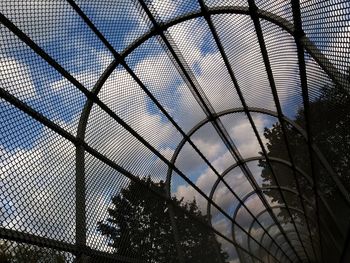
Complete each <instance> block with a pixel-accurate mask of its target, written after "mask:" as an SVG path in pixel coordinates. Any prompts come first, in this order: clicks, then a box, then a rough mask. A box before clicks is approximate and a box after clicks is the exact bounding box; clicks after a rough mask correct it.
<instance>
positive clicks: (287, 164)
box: [207, 156, 342, 234]
mask: <svg viewBox="0 0 350 263" xmlns="http://www.w3.org/2000/svg"><path fill="white" fill-rule="evenodd" d="M264 159H265V158H264V157H263V156H256V157H251V158H247V159H245V160H244V162H246V163H247V162H252V161H258V160H264ZM270 160H271V161H272V162H276V163H279V164H282V165H285V166H287V167H288V168H290V169H295V171H296V172H298V173H299V174H300V175H302V176H303V177H304V178H305V179H306V180H307V181H308V182H309V183H310V184H311V185H313V181H312V178H311V177H310V176H309V175H307V174H306V173H305V172H304V171H303V170H301V169H300V168H298V167H294V168H293V166H292V164H291V163H290V162H288V161H286V160H284V159H280V158H276V157H270ZM239 165H240V164H239V163H235V164H233V165H231V166H230V167H228V168H227V169H226V170H225V171H224V172H223V173H222V174H221V176H222V177H225V176H226V175H227V174H228V173H229V172H230V171H232V170H233V169H235V168H237V167H238V166H239ZM219 183H220V180H216V181H215V183H214V184H213V187H212V189H211V192H210V195H209V197H210V198H211V199H212V198H213V195H214V193H215V190H216V188H217V186H218V184H219ZM281 189H284V190H286V189H288V191H294V190H293V189H289V188H287V187H281ZM295 192H297V191H295ZM301 195H302V194H301ZM317 195H318V197H319V198H320V199H321V201H322V204H323V205H324V206H325V208H326V209H327V212H328V214H329V216H330V217H331V219H332V220H333V223H334V225H335V226H336V227H337V229H338V231H339V234H342V231H341V229H340V227H339V225H338V224H337V221H336V216H335V215H334V213H333V212H332V210H331V209H330V207H329V206H328V205H327V202H326V200H325V198H324V196H323V194H322V192H317ZM303 199H304V200H305V197H303ZM207 211H208V212H207V214H208V215H210V214H211V212H210V211H211V206H210V204H208V206H207Z"/></svg>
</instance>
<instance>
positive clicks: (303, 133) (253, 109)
mask: <svg viewBox="0 0 350 263" xmlns="http://www.w3.org/2000/svg"><path fill="white" fill-rule="evenodd" d="M248 110H249V111H250V112H255V113H261V114H266V115H269V116H271V117H275V118H278V113H277V112H274V111H271V110H267V109H263V108H258V107H248ZM234 113H244V108H243V107H240V108H232V109H227V110H223V111H220V112H218V113H217V114H216V116H215V118H219V117H222V116H225V115H228V114H234ZM282 119H283V120H284V121H285V122H287V123H288V124H290V125H291V126H292V127H293V128H294V129H295V131H296V132H298V133H299V134H300V135H301V136H302V137H303V138H304V140H305V141H306V142H307V140H308V137H307V134H306V131H305V130H304V129H303V128H302V127H301V126H300V125H298V124H297V123H296V122H295V121H293V120H291V119H289V118H288V117H286V116H283V117H282ZM210 121H211V120H209V119H208V118H205V119H203V120H201V121H199V122H198V123H197V124H196V125H195V126H194V127H193V128H192V129H191V130H190V131H189V132H188V133H187V134H186V137H184V138H183V139H182V140H181V142H180V143H179V144H178V145H177V147H176V149H175V151H174V154H173V156H172V158H171V162H172V163H175V161H176V159H177V157H178V155H179V153H180V151H181V149H182V148H183V147H184V145H185V144H186V142H187V141H188V138H190V137H191V136H193V134H194V133H196V131H198V130H199V129H200V128H201V127H203V126H204V125H205V124H207V123H209V122H210ZM312 149H313V151H314V152H315V154H316V156H317V158H318V159H319V161H320V162H321V164H322V165H323V167H324V168H325V169H326V170H327V172H328V173H329V174H330V175H332V178H333V179H334V178H335V177H336V175H335V172H334V170H333V169H332V168H331V167H330V165H329V164H328V162H327V160H326V158H325V157H324V156H323V154H322V153H321V151H320V150H319V148H318V147H317V145H315V144H313V145H312ZM270 159H271V157H270ZM281 161H283V160H281ZM286 162H287V163H289V164H290V162H288V161H286ZM171 173H172V170H171V169H168V172H167V182H168V183H170V180H171ZM303 174H305V173H303ZM309 178H310V179H311V181H310V182H312V178H311V177H309ZM312 184H313V182H312ZM337 185H338V184H337ZM340 192H341V194H342V196H343V197H344V199H345V201H346V203H347V204H348V205H349V206H350V199H349V197H350V193H348V191H347V190H346V189H345V188H344V187H342V188H340ZM345 197H347V198H345Z"/></svg>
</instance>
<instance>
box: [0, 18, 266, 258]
mask: <svg viewBox="0 0 350 263" xmlns="http://www.w3.org/2000/svg"><path fill="white" fill-rule="evenodd" d="M0 21H1V23H2V24H4V25H5V26H6V27H7V28H9V29H10V30H11V31H12V32H13V33H14V34H15V35H16V36H18V37H19V38H20V39H21V40H22V41H23V42H25V43H26V44H27V45H28V46H29V47H30V48H31V49H32V50H33V51H34V52H35V53H36V54H37V55H39V56H40V57H41V58H42V59H44V60H45V61H46V62H47V63H48V64H49V65H50V66H52V67H53V68H54V69H55V70H57V71H58V72H59V73H60V74H61V75H62V76H64V77H65V78H66V79H67V80H68V81H70V82H71V83H72V84H73V85H74V86H76V87H77V88H78V89H79V90H80V91H81V92H82V93H83V94H84V95H85V96H86V97H87V98H88V99H89V100H92V101H93V102H94V103H95V104H97V105H98V106H99V107H100V108H102V110H104V111H105V112H106V113H107V114H108V115H109V116H110V117H111V118H113V119H114V120H115V121H116V122H118V123H119V124H120V125H121V126H122V127H124V128H125V129H126V130H127V131H128V132H130V133H131V134H132V135H133V136H134V137H135V138H137V139H138V140H139V141H140V142H141V143H143V144H144V145H145V146H146V147H147V148H148V149H149V150H150V151H152V152H153V153H154V154H155V155H156V156H158V157H159V158H160V159H161V160H162V161H163V162H164V163H165V164H167V165H168V166H172V164H171V163H170V162H169V161H168V160H167V159H166V158H165V157H164V156H162V155H161V154H160V153H159V152H158V151H157V150H156V149H154V148H153V147H152V146H151V145H150V144H149V143H148V142H147V141H145V140H144V139H143V138H142V137H141V136H140V135H139V134H138V133H136V132H135V131H134V130H132V129H131V128H130V126H128V125H127V124H126V123H125V122H124V121H123V120H122V119H120V118H119V117H118V116H117V115H116V114H115V113H114V112H113V111H111V110H110V109H109V108H108V107H107V106H106V105H105V104H103V103H102V102H101V101H100V100H99V99H98V98H97V96H95V95H94V94H93V93H92V92H90V91H88V90H86V89H85V87H84V86H83V85H82V84H81V83H79V82H78V81H77V80H76V79H75V78H74V77H73V76H72V75H70V74H69V73H68V72H67V71H66V70H65V69H64V68H63V67H62V66H60V65H59V64H58V63H57V62H56V61H55V60H54V59H53V58H51V57H50V56H49V55H48V54H47V53H46V52H45V51H44V50H43V49H41V48H40V47H39V46H38V45H37V44H36V43H34V42H33V41H32V40H31V39H30V38H29V37H28V36H27V35H25V34H24V33H23V32H22V31H21V30H20V29H19V28H18V27H17V26H15V25H14V24H13V23H12V22H11V21H10V20H8V19H7V18H6V17H5V16H3V15H2V14H0ZM0 96H1V98H4V99H5V100H6V101H8V102H9V103H10V104H12V105H14V106H15V107H17V108H18V109H20V110H21V111H23V112H25V113H26V114H28V115H29V116H31V117H32V118H34V119H35V120H37V121H39V122H40V123H42V124H43V125H45V126H46V127H48V128H50V129H51V130H53V131H54V132H56V133H57V134H59V135H60V136H62V137H64V138H65V139H67V140H68V141H70V142H72V143H73V144H74V145H76V146H78V145H81V146H82V147H83V148H84V150H85V151H86V152H88V153H90V154H91V155H92V156H94V157H95V158H97V159H99V160H100V161H102V162H103V163H105V164H106V165H108V166H110V167H112V168H113V169H115V170H116V171H118V172H120V173H121V174H123V175H124V176H126V177H127V178H129V179H131V180H132V181H134V182H136V183H137V184H139V185H141V186H143V187H146V188H147V189H148V190H150V192H152V193H153V194H155V195H157V196H158V197H159V198H161V199H163V200H165V201H166V202H172V200H170V199H169V198H168V197H164V196H163V195H161V194H159V193H158V192H155V191H152V189H150V188H149V187H147V186H145V185H144V184H143V183H142V182H141V181H140V180H139V179H138V178H137V177H135V176H134V175H133V174H131V173H130V172H128V171H127V170H125V169H124V168H122V167H121V166H119V165H118V164H116V163H115V162H113V161H111V160H110V159H108V158H107V157H105V156H104V155H102V154H101V153H99V152H98V151H96V150H95V149H93V148H92V147H90V146H89V145H87V144H86V143H85V142H84V141H82V140H81V139H79V138H76V137H75V136H73V135H72V134H70V133H68V132H67V131H66V130H64V129H63V128H61V127H59V126H58V125H57V124H55V123H54V122H52V121H51V120H49V119H47V118H46V117H45V116H43V115H42V114H40V113H39V112H37V111H36V110H34V109H33V108H31V107H30V106H28V105H27V104H25V103H24V102H22V101H20V100H19V99H18V98H16V97H14V96H13V95H11V94H10V93H8V92H7V91H5V90H3V89H2V88H0ZM173 169H174V170H175V171H177V173H178V174H179V175H180V176H181V177H182V178H183V179H184V180H185V181H186V182H188V183H189V184H190V185H191V186H192V187H193V188H194V189H195V190H196V191H197V192H199V194H201V195H202V196H203V197H204V198H206V199H207V201H208V202H211V203H212V204H213V205H214V206H215V207H217V208H218V210H219V211H220V210H221V211H222V212H223V214H224V215H225V212H224V211H223V210H222V209H221V208H220V207H219V206H217V205H216V204H215V203H214V202H212V200H209V199H208V198H207V196H205V194H204V193H203V192H202V191H201V189H199V188H198V187H197V186H196V185H194V184H193V183H192V182H191V181H189V179H188V178H187V177H186V176H185V175H184V174H183V173H182V172H181V171H180V170H178V169H177V168H176V167H175V166H173ZM77 176H79V175H77ZM80 176H81V175H80ZM77 182H79V180H77ZM80 190H85V189H84V185H82V186H81V187H80ZM79 194H81V193H77V197H79ZM83 194H84V193H83ZM84 201H85V200H84ZM77 203H78V202H77ZM79 209H81V208H79V207H77V210H79ZM176 209H179V210H181V212H183V213H185V214H187V215H189V216H190V217H191V218H193V219H195V220H196V221H197V222H199V223H201V224H203V225H204V226H206V227H208V228H209V229H211V230H212V231H213V232H214V233H216V234H217V235H219V236H221V237H222V238H224V239H225V240H227V241H228V242H229V243H232V244H233V245H235V246H237V247H239V248H240V249H242V250H243V251H246V250H245V249H244V248H242V247H241V246H240V245H239V244H236V243H234V242H233V241H232V240H230V239H228V238H226V237H225V236H224V235H222V234H221V233H220V232H218V231H217V230H216V229H214V228H213V227H211V226H209V225H208V224H206V223H205V222H203V221H202V220H200V219H198V218H196V217H195V216H192V215H191V214H189V212H188V211H186V210H184V209H181V208H178V207H176ZM225 216H226V217H229V216H228V215H225ZM81 219H85V217H81ZM80 223H83V224H84V225H83V227H85V222H80ZM12 232H13V231H12ZM12 232H11V233H12ZM83 235H85V233H83ZM0 236H1V234H0ZM35 238H36V239H38V240H44V238H40V237H38V236H35ZM8 239H13V240H16V234H14V235H12V234H11V235H10V236H8ZM77 241H78V239H77ZM33 242H34V241H33ZM56 243H57V244H58V243H59V244H61V243H62V244H64V243H63V242H59V241H58V242H56ZM56 247H57V246H56ZM62 247H63V245H62ZM62 250H64V249H62ZM67 251H68V250H67ZM89 251H92V252H89ZM75 252H76V255H77V257H78V260H82V257H83V255H84V254H85V255H98V254H104V253H103V252H100V251H97V250H92V249H89V248H87V247H86V244H79V243H78V242H77V245H76V249H75ZM246 252H247V253H249V252H248V251H246ZM251 256H252V257H254V258H256V257H255V256H254V255H251ZM106 257H110V258H114V259H121V258H123V260H124V257H119V256H118V255H115V256H112V257H111V256H110V255H106ZM256 259H257V260H258V261H260V259H259V258H256Z"/></svg>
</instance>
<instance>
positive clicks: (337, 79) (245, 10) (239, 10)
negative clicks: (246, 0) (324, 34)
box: [121, 6, 349, 92]
mask: <svg viewBox="0 0 350 263" xmlns="http://www.w3.org/2000/svg"><path fill="white" fill-rule="evenodd" d="M208 13H209V14H210V15H220V14H240V15H250V11H249V7H245V6H224V7H223V6H222V7H210V8H208ZM256 13H257V16H258V17H259V18H261V19H264V20H266V21H269V22H271V23H274V24H276V25H277V26H279V27H281V28H282V29H283V30H285V31H286V32H288V33H289V34H290V35H293V36H294V34H295V32H294V25H293V24H292V23H291V22H289V21H288V20H286V19H285V18H283V17H280V16H278V15H276V14H274V13H271V12H268V11H265V10H261V9H258V10H257V11H256ZM202 16H203V13H202V11H195V12H189V13H186V14H183V15H180V16H177V17H176V18H173V19H170V20H168V21H166V22H165V23H162V24H159V30H161V31H165V30H167V29H168V28H170V27H172V26H174V25H177V24H179V23H182V22H185V21H188V20H191V19H195V18H198V17H202ZM157 34H158V32H157V30H156V29H155V28H154V27H153V28H151V29H150V30H149V31H148V32H146V33H144V34H143V35H141V36H140V37H139V38H138V39H136V40H135V41H134V42H133V43H131V44H130V45H129V46H128V47H127V48H125V49H124V51H123V52H121V57H122V58H125V57H126V56H128V55H129V54H130V53H131V52H132V51H133V50H134V49H136V48H137V47H138V46H140V45H141V44H142V43H144V42H146V41H147V40H148V39H149V38H151V37H153V36H155V35H157ZM301 40H302V43H303V46H304V48H305V49H306V50H307V52H308V53H309V54H310V55H311V56H312V57H313V58H314V59H315V61H316V62H317V63H318V64H319V65H320V67H321V68H322V69H323V70H324V71H325V72H326V73H327V74H328V76H329V77H330V78H331V79H332V80H333V81H334V83H337V84H338V85H339V87H344V85H346V81H344V76H343V75H342V74H340V73H339V71H338V70H337V69H336V68H335V67H334V65H333V64H332V63H331V62H330V61H329V59H328V58H327V57H326V56H325V55H324V54H323V53H322V52H321V51H320V50H319V49H318V48H317V46H315V45H314V44H313V42H312V41H311V40H310V39H309V38H308V37H307V36H306V35H304V36H303V37H302V39H301ZM348 88H349V87H348V86H345V88H343V89H344V90H345V91H347V89H348ZM347 92H349V91H347Z"/></svg>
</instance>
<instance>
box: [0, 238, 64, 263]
mask: <svg viewBox="0 0 350 263" xmlns="http://www.w3.org/2000/svg"><path fill="white" fill-rule="evenodd" d="M65 262H67V260H66V257H65V255H64V254H62V253H60V252H58V251H55V250H53V249H48V248H42V247H36V246H32V245H29V244H22V243H15V242H10V241H6V240H1V241H0V263H65Z"/></svg>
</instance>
